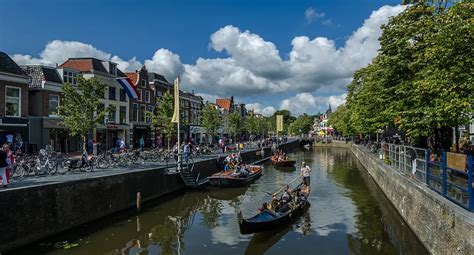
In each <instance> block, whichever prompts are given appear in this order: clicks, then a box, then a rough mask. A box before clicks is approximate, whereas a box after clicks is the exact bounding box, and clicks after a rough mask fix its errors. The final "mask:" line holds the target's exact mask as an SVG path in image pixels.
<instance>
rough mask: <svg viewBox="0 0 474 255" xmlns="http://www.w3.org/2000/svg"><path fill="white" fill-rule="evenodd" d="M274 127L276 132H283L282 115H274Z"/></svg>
mask: <svg viewBox="0 0 474 255" xmlns="http://www.w3.org/2000/svg"><path fill="white" fill-rule="evenodd" d="M276 129H277V133H278V132H283V115H277V116H276Z"/></svg>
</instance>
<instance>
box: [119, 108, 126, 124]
mask: <svg viewBox="0 0 474 255" xmlns="http://www.w3.org/2000/svg"><path fill="white" fill-rule="evenodd" d="M119 118H120V119H119V122H120V124H125V123H127V107H126V106H120V112H119Z"/></svg>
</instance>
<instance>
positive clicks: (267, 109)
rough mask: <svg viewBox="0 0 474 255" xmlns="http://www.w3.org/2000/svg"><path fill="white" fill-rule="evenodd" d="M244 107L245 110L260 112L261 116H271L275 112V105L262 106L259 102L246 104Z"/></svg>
mask: <svg viewBox="0 0 474 255" xmlns="http://www.w3.org/2000/svg"><path fill="white" fill-rule="evenodd" d="M245 108H247V110H254V111H255V112H256V113H260V114H262V115H263V116H271V115H272V114H273V113H275V112H276V109H275V107H273V106H264V105H262V104H260V103H252V104H246V105H245Z"/></svg>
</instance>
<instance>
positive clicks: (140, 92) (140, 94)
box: [137, 89, 142, 101]
mask: <svg viewBox="0 0 474 255" xmlns="http://www.w3.org/2000/svg"><path fill="white" fill-rule="evenodd" d="M137 92H138V99H137V100H138V101H142V90H141V89H137Z"/></svg>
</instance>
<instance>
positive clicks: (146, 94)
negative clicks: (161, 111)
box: [145, 91, 150, 103]
mask: <svg viewBox="0 0 474 255" xmlns="http://www.w3.org/2000/svg"><path fill="white" fill-rule="evenodd" d="M145 102H146V103H149V102H150V91H145Z"/></svg>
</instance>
